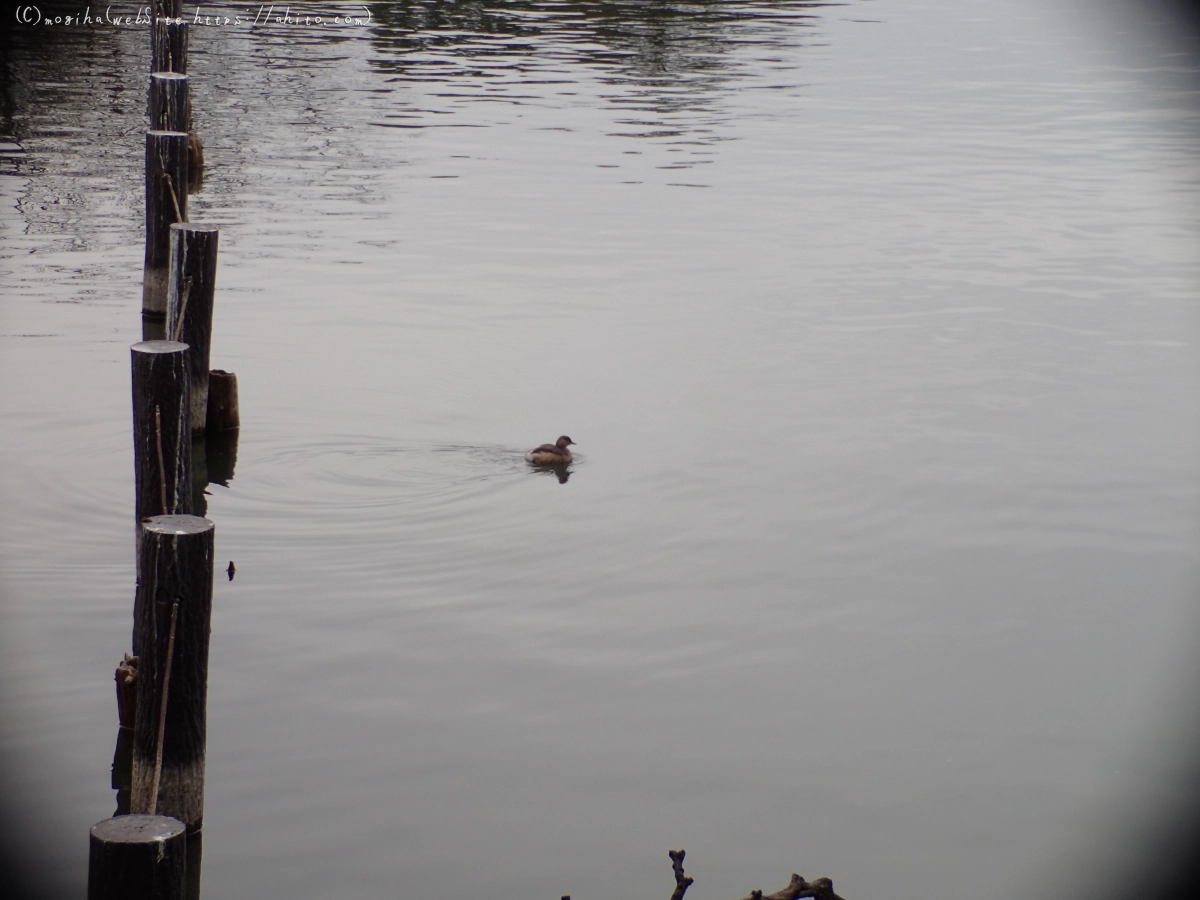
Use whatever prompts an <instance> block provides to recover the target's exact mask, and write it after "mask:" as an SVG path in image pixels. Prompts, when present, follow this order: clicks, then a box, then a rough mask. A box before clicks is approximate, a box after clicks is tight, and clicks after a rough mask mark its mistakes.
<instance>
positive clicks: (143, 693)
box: [130, 516, 214, 831]
mask: <svg viewBox="0 0 1200 900" xmlns="http://www.w3.org/2000/svg"><path fill="white" fill-rule="evenodd" d="M213 534H214V529H213V523H212V522H210V521H209V520H208V519H202V518H200V517H199V516H153V517H151V518H149V519H147V520H146V521H144V522H143V523H142V545H141V552H140V553H139V556H138V590H137V599H136V600H135V601H134V611H133V614H134V632H133V648H134V652H135V654H136V655H137V657H138V695H137V721H136V725H135V726H134V732H133V795H132V798H131V801H130V808H131V809H132V810H133V811H134V812H137V813H159V814H164V815H171V816H175V817H176V818H178V819H180V820H181V821H182V822H183V823H184V824H185V825H187V827H188V830H189V831H197V830H199V829H200V827H201V826H202V824H203V822H204V745H205V735H206V726H205V723H206V721H207V720H206V712H205V703H206V699H207V696H208V637H209V631H210V626H211V620H212V589H213Z"/></svg>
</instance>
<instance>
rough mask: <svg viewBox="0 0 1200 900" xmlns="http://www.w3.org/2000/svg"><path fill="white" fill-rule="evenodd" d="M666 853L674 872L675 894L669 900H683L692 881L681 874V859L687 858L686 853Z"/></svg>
mask: <svg viewBox="0 0 1200 900" xmlns="http://www.w3.org/2000/svg"><path fill="white" fill-rule="evenodd" d="M667 853H668V854H669V855H670V857H671V868H672V869H674V870H675V893H673V894H672V895H671V900H683V895H684V894H686V893H687V889H688V888H690V887H691V886H692V881H693V880H694V879H692V878H689V877H688V876H687V875H684V874H683V858H684V857H685V856H687V851H685V850H668V851H667Z"/></svg>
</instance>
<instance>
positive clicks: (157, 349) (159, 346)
mask: <svg viewBox="0 0 1200 900" xmlns="http://www.w3.org/2000/svg"><path fill="white" fill-rule="evenodd" d="M187 348H188V345H187V344H185V343H183V342H182V341H141V342H140V343H137V344H134V345H133V346H132V347H130V348H129V349H130V350H136V351H137V352H138V353H178V352H180V351H181V350H187Z"/></svg>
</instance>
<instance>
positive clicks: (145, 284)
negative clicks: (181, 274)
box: [142, 131, 188, 318]
mask: <svg viewBox="0 0 1200 900" xmlns="http://www.w3.org/2000/svg"><path fill="white" fill-rule="evenodd" d="M187 185H188V136H187V133H186V132H182V131H148V132H146V264H145V269H144V271H143V275H142V315H143V316H149V317H152V318H162V317H164V316H166V314H167V272H168V269H167V266H168V264H169V262H170V257H171V231H170V229H171V225H173V224H174V223H175V222H186V221H187V220H188V217H187V198H188V191H187Z"/></svg>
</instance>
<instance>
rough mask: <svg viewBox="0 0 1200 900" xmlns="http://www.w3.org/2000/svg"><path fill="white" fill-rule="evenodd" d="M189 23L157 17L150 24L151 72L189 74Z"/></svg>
mask: <svg viewBox="0 0 1200 900" xmlns="http://www.w3.org/2000/svg"><path fill="white" fill-rule="evenodd" d="M187 57H188V23H187V22H177V21H176V22H171V21H165V20H163V19H160V18H158V17H157V16H155V18H154V21H153V22H151V23H150V71H151V72H178V73H179V74H180V75H186V74H187Z"/></svg>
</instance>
